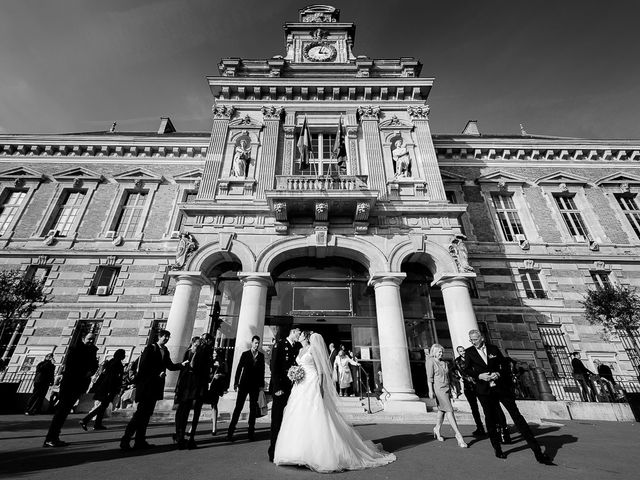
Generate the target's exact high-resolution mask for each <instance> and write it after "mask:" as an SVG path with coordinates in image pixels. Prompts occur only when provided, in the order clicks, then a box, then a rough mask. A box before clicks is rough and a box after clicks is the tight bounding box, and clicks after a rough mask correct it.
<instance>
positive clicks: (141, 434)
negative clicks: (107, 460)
mask: <svg viewBox="0 0 640 480" xmlns="http://www.w3.org/2000/svg"><path fill="white" fill-rule="evenodd" d="M181 367H182V365H181V364H179V363H173V362H172V361H171V355H170V354H169V350H167V348H166V347H164V346H163V347H161V346H160V345H158V344H157V343H153V344H151V345H147V346H146V347H145V349H144V350H143V351H142V355H140V361H139V363H138V373H137V374H136V380H135V384H136V402H138V408H137V409H136V411H135V413H134V414H133V417H131V420H130V421H129V423H128V424H127V428H126V429H125V431H124V435H123V436H122V442H124V443H127V444H128V442H129V440H131V437H132V436H133V434H134V433H135V435H136V438H135V443H136V445H142V444H144V443H145V442H146V437H147V427H148V426H149V420H151V415H153V410H154V409H155V408H156V402H157V401H158V400H162V398H163V397H164V378H165V375H164V373H165V372H166V370H180V368H181Z"/></svg>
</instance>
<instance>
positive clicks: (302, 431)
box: [274, 351, 396, 473]
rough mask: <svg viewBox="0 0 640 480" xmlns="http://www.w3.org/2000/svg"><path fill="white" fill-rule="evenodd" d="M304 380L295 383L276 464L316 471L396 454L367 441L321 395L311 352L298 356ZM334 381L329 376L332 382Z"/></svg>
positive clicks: (374, 462) (378, 461)
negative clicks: (303, 467) (298, 466)
mask: <svg viewBox="0 0 640 480" xmlns="http://www.w3.org/2000/svg"><path fill="white" fill-rule="evenodd" d="M297 362H298V364H299V365H301V366H302V367H303V368H304V372H305V376H304V379H303V380H302V381H300V382H298V383H296V384H294V386H293V389H292V391H291V396H290V397H289V401H288V402H287V406H286V408H285V411H284V418H283V420H282V427H281V428H280V433H279V434H278V441H277V443H276V447H275V453H274V463H275V464H276V465H305V466H307V467H309V468H310V469H312V470H315V471H316V472H323V473H326V472H336V471H341V470H360V469H363V468H371V467H378V466H381V465H386V464H388V463H391V462H393V461H394V460H395V459H396V457H395V455H393V454H392V453H387V452H384V451H383V450H381V449H379V448H378V447H377V446H376V445H375V444H374V443H373V442H371V441H365V440H363V439H362V438H361V437H360V435H358V433H357V432H356V431H355V430H354V429H353V428H352V427H351V426H350V425H349V424H347V422H346V421H345V420H344V418H342V416H341V415H340V413H339V412H338V411H337V408H336V407H335V405H333V404H332V402H331V401H329V400H327V398H329V396H328V395H327V397H326V398H323V397H322V395H321V394H320V382H319V378H318V372H317V371H316V367H315V364H314V360H313V356H312V355H311V352H310V351H307V352H306V353H304V354H302V355H301V356H298V358H297ZM330 381H331V380H330V379H329V382H330Z"/></svg>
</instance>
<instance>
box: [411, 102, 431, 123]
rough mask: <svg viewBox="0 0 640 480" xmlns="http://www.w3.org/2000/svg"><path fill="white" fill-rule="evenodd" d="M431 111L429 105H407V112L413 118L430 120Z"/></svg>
mask: <svg viewBox="0 0 640 480" xmlns="http://www.w3.org/2000/svg"><path fill="white" fill-rule="evenodd" d="M430 111H431V109H430V108H429V105H424V106H418V107H407V113H408V114H409V116H410V117H411V120H428V119H429V112H430Z"/></svg>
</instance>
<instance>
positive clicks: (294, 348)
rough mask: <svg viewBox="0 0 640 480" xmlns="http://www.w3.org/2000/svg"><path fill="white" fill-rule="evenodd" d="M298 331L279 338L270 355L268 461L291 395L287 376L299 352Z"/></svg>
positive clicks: (291, 331) (295, 328)
mask: <svg viewBox="0 0 640 480" xmlns="http://www.w3.org/2000/svg"><path fill="white" fill-rule="evenodd" d="M298 338H300V329H299V328H297V327H293V328H292V329H291V330H290V331H289V335H288V336H287V337H286V338H281V339H280V340H278V341H277V342H276V344H275V345H274V347H273V352H272V354H271V365H270V366H271V385H270V390H271V393H272V395H273V403H272V405H271V443H270V444H269V450H268V454H269V461H270V462H273V453H274V450H275V448H276V441H277V440H278V432H280V426H281V425H282V416H283V415H284V407H286V406H287V401H288V400H289V395H290V394H291V387H292V386H293V385H292V384H291V380H289V377H288V376H287V372H288V371H289V368H291V367H292V366H293V365H295V363H296V357H297V356H298V352H299V351H300V344H299V343H298Z"/></svg>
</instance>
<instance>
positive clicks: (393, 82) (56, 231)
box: [0, 5, 640, 409]
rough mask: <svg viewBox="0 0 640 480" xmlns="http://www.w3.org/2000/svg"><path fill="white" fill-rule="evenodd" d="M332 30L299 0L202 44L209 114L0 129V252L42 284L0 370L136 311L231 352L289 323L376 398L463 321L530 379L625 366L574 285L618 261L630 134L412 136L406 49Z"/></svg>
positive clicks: (633, 151) (419, 83)
mask: <svg viewBox="0 0 640 480" xmlns="http://www.w3.org/2000/svg"><path fill="white" fill-rule="evenodd" d="M354 38H355V25H354V24H353V23H345V22H341V21H340V17H339V11H338V10H337V9H335V8H333V7H329V6H323V5H315V6H311V7H307V8H305V9H302V10H301V11H300V12H299V20H298V21H297V22H289V23H286V24H285V40H286V46H285V55H276V56H274V57H272V58H269V59H265V60H246V59H240V58H224V59H222V61H221V63H220V65H219V71H220V72H219V73H220V74H219V75H218V76H212V77H208V82H209V85H210V88H211V91H212V94H213V98H214V100H213V109H212V128H211V131H210V132H207V133H181V132H178V131H176V128H175V127H174V126H173V124H172V123H171V121H170V120H169V119H168V118H163V119H162V120H161V123H160V126H159V129H158V131H157V132H119V131H115V129H112V131H109V132H95V133H77V134H75V133H74V134H65V135H19V134H9V135H0V265H1V266H2V268H19V269H21V270H22V271H24V272H25V275H29V276H34V277H37V278H42V279H44V281H45V285H46V288H47V291H48V293H49V294H50V295H51V297H52V301H51V302H50V303H49V304H47V305H46V306H44V307H43V308H41V309H39V310H38V311H37V312H36V313H35V314H34V315H32V316H31V318H28V319H24V320H22V321H19V322H17V323H15V324H13V325H7V326H6V328H5V330H4V331H3V332H2V344H3V346H2V348H3V349H4V355H5V357H6V358H7V359H8V360H9V367H8V371H11V372H20V371H22V372H28V371H29V369H30V368H31V366H32V365H34V364H35V363H37V362H38V361H39V360H40V359H41V357H44V355H45V354H46V353H49V352H51V351H52V350H54V352H55V356H56V361H57V362H58V363H59V362H60V361H61V360H62V359H63V357H64V355H65V353H66V351H67V348H68V346H69V345H70V344H72V343H73V342H75V341H77V339H78V338H79V337H80V336H82V334H83V333H84V332H87V331H93V332H95V333H97V335H98V339H99V341H98V345H99V348H100V353H101V355H103V356H105V357H106V356H109V355H110V354H111V353H112V352H113V351H115V350H116V349H118V348H125V349H126V350H127V351H128V354H129V357H130V358H135V357H136V356H137V355H139V353H140V352H141V351H142V348H144V346H145V345H146V343H147V342H148V341H150V340H152V339H153V335H154V332H155V331H156V330H157V329H158V328H167V329H169V330H170V331H171V332H172V337H171V341H170V344H169V347H170V348H171V351H172V355H173V357H174V358H177V357H180V356H181V355H182V353H183V352H184V349H185V348H186V346H187V345H188V343H189V339H190V337H191V336H192V335H194V334H199V333H202V332H204V331H211V332H215V333H216V342H217V344H218V345H219V346H221V347H223V348H226V349H227V352H228V355H229V357H228V358H229V361H233V365H235V364H236V363H237V362H236V360H237V358H238V357H239V355H240V354H241V353H242V351H243V350H245V349H247V348H248V345H249V343H250V339H251V337H252V336H253V335H259V336H261V337H263V340H264V345H265V350H266V351H267V353H269V346H270V345H271V342H272V340H273V339H274V338H275V337H276V336H277V335H278V334H279V333H280V332H282V331H284V330H286V328H287V327H288V326H290V325H292V324H296V325H299V326H302V327H303V328H307V329H310V330H313V331H316V332H319V333H322V334H323V336H324V337H325V340H326V341H327V342H330V341H331V342H333V343H335V344H340V343H342V344H344V345H346V346H347V348H349V349H351V350H352V351H353V352H354V354H356V355H357V356H358V357H360V358H361V359H362V362H363V364H364V365H365V366H366V369H367V371H368V373H369V375H370V377H371V379H373V377H374V376H375V375H376V373H377V372H378V370H379V369H381V371H382V375H383V378H384V385H385V387H386V389H387V390H388V391H389V393H390V394H391V397H390V399H391V401H390V403H389V405H390V408H392V407H393V406H394V405H399V406H400V408H403V409H407V408H411V405H412V401H413V400H416V399H417V398H418V396H419V395H424V394H425V393H426V379H425V378H424V367H423V361H424V353H423V349H424V348H426V347H428V346H429V345H431V344H433V343H434V342H438V343H441V344H443V345H444V346H445V347H446V348H447V349H448V351H449V356H450V357H451V355H452V353H451V349H452V348H455V347H456V346H458V345H464V346H467V345H468V337H467V333H468V331H469V330H470V329H472V328H479V329H480V330H481V331H483V332H484V333H485V335H486V336H487V337H488V338H489V339H490V341H491V342H493V343H496V344H498V345H500V346H501V347H502V348H503V349H504V350H505V351H506V352H507V354H508V355H509V356H511V357H512V358H514V359H516V360H520V361H524V362H527V363H529V364H532V365H536V366H538V367H540V368H542V369H543V370H545V372H546V373H547V375H548V376H550V377H551V376H562V375H568V374H570V373H571V372H570V365H569V356H568V354H569V352H572V351H576V350H577V351H581V352H582V353H583V358H584V359H586V360H587V363H588V364H589V363H590V362H593V361H594V360H601V361H603V362H604V363H607V364H609V365H611V366H612V368H613V370H614V373H616V374H617V375H628V376H630V377H631V376H636V375H638V369H639V368H640V366H639V362H638V359H637V357H635V356H634V354H633V351H632V349H631V348H630V343H629V339H625V338H609V339H606V340H605V339H603V337H602V335H601V332H600V330H599V329H598V328H597V327H594V326H592V325H589V324H588V323H587V322H586V321H585V320H584V314H583V310H582V308H581V306H580V303H579V302H580V300H581V299H582V297H583V295H584V293H585V291H586V289H587V288H597V287H598V286H601V285H602V284H604V283H606V282H610V283H618V284H623V285H631V286H634V285H638V284H639V283H640V280H639V278H640V268H638V262H637V255H638V252H639V251H640V250H639V248H640V240H639V238H640V207H638V203H637V200H636V196H637V194H638V192H640V172H639V171H638V160H640V141H637V140H635V141H627V140H612V141H609V140H606V141H605V140H584V139H566V138H554V137H540V136H531V135H526V134H524V133H523V135H522V136H504V135H503V136H499V135H483V134H481V133H480V132H479V131H478V128H477V124H476V123H475V122H469V124H468V125H467V127H466V128H465V129H464V131H463V133H462V134H459V135H434V134H432V133H431V125H430V121H429V106H428V104H427V101H428V96H429V94H430V90H431V87H432V84H433V79H432V78H428V77H422V76H420V74H421V69H422V65H421V63H420V62H419V61H417V60H415V59H413V58H400V59H396V60H375V59H371V58H369V57H367V56H356V55H355V54H354V52H353V51H352V49H353V45H354ZM305 123H306V125H307V126H308V129H309V134H310V142H311V144H310V150H311V152H312V154H311V157H310V159H309V165H308V166H307V168H305V166H306V165H305V164H304V162H301V158H300V157H301V155H300V150H301V146H302V145H301V142H300V137H301V133H302V130H303V125H304V124H305ZM341 137H343V139H342V142H344V145H343V149H342V150H341V148H340V147H341V140H340V138H341ZM232 359H234V360H232ZM423 408H424V407H423Z"/></svg>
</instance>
